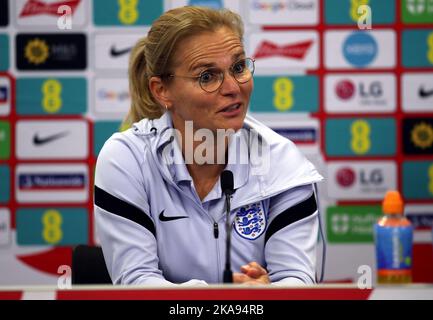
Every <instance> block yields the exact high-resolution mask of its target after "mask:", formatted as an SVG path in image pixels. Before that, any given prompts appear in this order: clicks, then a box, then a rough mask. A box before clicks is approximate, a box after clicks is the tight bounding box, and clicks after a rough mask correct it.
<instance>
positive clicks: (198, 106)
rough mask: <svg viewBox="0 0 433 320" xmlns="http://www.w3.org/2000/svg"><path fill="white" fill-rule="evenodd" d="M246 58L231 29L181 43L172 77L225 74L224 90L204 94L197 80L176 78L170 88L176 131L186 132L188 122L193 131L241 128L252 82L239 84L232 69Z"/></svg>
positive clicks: (188, 39)
mask: <svg viewBox="0 0 433 320" xmlns="http://www.w3.org/2000/svg"><path fill="white" fill-rule="evenodd" d="M242 58H245V52H244V48H243V46H242V43H241V41H240V39H239V37H238V36H237V35H236V34H235V33H234V32H233V31H231V30H230V29H228V28H220V29H218V30H217V31H215V32H208V33H202V34H200V35H197V36H191V37H189V38H186V39H184V40H183V41H182V42H180V43H179V46H178V49H177V50H176V55H175V60H174V69H173V70H172V73H173V74H174V75H180V76H199V75H200V74H201V73H202V72H203V71H205V70H208V69H209V68H211V69H212V70H214V69H218V70H221V71H223V72H224V81H223V82H222V84H221V87H220V88H219V89H218V90H216V91H214V92H212V93H209V92H206V91H204V90H203V89H202V88H201V87H200V84H199V81H198V79H193V78H182V77H176V76H175V77H174V78H172V79H171V82H170V84H169V86H168V89H167V91H168V94H169V97H170V105H169V109H170V111H171V114H172V119H173V124H174V127H175V128H177V129H179V130H183V128H184V126H185V121H193V127H194V131H195V130H197V129H201V128H207V129H210V130H212V131H214V132H215V130H216V129H234V130H238V129H240V128H242V125H243V122H244V119H245V115H246V112H247V108H248V103H249V99H250V95H251V91H252V89H253V80H252V79H251V80H250V81H248V82H246V83H243V84H241V83H238V82H237V81H236V80H235V79H234V78H233V76H232V75H231V73H230V72H229V69H230V67H231V66H232V65H233V63H235V62H237V61H239V59H242Z"/></svg>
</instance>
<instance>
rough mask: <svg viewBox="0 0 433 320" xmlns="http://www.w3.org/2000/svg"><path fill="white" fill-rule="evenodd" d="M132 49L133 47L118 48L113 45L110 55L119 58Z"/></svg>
mask: <svg viewBox="0 0 433 320" xmlns="http://www.w3.org/2000/svg"><path fill="white" fill-rule="evenodd" d="M131 50H132V47H129V48H125V49H117V48H116V46H115V45H112V46H111V48H110V56H112V57H113V58H117V57H120V56H123V55H125V54H127V53H129V52H130V51H131Z"/></svg>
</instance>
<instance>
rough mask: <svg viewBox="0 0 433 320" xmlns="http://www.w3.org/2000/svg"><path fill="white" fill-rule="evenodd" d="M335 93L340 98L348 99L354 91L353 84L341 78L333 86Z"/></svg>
mask: <svg viewBox="0 0 433 320" xmlns="http://www.w3.org/2000/svg"><path fill="white" fill-rule="evenodd" d="M335 93H336V94H337V96H338V97H339V98H340V99H342V100H349V99H350V98H352V97H353V94H354V93H355V85H354V84H353V82H352V81H350V80H348V79H345V80H341V81H339V82H338V83H337V85H336V86H335Z"/></svg>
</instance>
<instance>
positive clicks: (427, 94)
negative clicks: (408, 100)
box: [418, 87, 433, 98]
mask: <svg viewBox="0 0 433 320" xmlns="http://www.w3.org/2000/svg"><path fill="white" fill-rule="evenodd" d="M418 94H419V96H420V97H421V98H428V97H430V96H432V95H433V90H425V89H424V87H421V88H419V91H418Z"/></svg>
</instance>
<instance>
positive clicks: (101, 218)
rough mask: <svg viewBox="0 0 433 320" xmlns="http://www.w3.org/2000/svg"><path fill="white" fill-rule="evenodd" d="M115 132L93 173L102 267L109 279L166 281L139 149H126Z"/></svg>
mask: <svg viewBox="0 0 433 320" xmlns="http://www.w3.org/2000/svg"><path fill="white" fill-rule="evenodd" d="M115 137H116V136H114V138H113V137H112V138H111V139H110V140H108V141H107V142H106V143H105V145H104V147H103V148H102V150H101V152H100V153H99V156H98V160H97V164H96V172H95V190H94V192H95V194H94V201H95V202H94V213H95V224H96V233H97V236H98V239H99V242H100V245H101V247H102V250H103V253H104V258H105V262H106V264H107V269H108V271H109V273H110V276H111V279H112V281H113V283H114V284H135V285H137V284H150V285H171V284H172V283H171V282H169V281H167V280H166V279H164V277H163V274H162V271H161V270H160V269H159V267H158V262H159V259H158V254H157V241H156V238H157V234H156V229H155V224H154V221H153V218H152V217H151V215H150V208H149V203H148V198H147V195H146V191H145V187H144V179H143V173H142V168H143V161H144V159H145V157H144V155H143V151H141V152H140V151H138V150H132V149H131V148H133V147H131V146H130V145H129V144H127V143H125V141H123V140H122V139H119V138H115ZM139 152H140V153H139ZM137 154H139V155H140V156H137ZM185 284H186V285H189V284H205V282H203V281H200V280H192V281H189V282H186V283H185Z"/></svg>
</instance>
